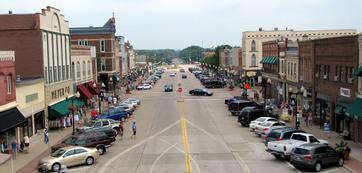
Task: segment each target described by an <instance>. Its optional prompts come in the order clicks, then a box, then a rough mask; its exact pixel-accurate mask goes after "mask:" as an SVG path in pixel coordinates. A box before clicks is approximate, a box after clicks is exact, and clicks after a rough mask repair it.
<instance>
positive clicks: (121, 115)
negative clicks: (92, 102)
mask: <svg viewBox="0 0 362 173" xmlns="http://www.w3.org/2000/svg"><path fill="white" fill-rule="evenodd" d="M128 116H129V114H128V113H127V112H126V111H120V110H115V109H108V110H107V111H105V112H103V113H102V114H101V115H100V116H99V117H98V118H99V119H113V120H121V121H123V120H124V119H125V118H127V117H128Z"/></svg>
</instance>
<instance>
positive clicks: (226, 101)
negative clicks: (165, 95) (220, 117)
mask: <svg viewBox="0 0 362 173" xmlns="http://www.w3.org/2000/svg"><path fill="white" fill-rule="evenodd" d="M243 98H244V97H243V96H234V97H233V98H230V99H225V102H224V103H225V104H226V105H227V104H229V102H230V101H231V100H243Z"/></svg>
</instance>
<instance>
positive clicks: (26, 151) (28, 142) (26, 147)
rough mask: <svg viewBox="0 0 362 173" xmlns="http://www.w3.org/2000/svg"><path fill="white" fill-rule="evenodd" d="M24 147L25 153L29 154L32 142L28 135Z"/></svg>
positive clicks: (25, 137)
mask: <svg viewBox="0 0 362 173" xmlns="http://www.w3.org/2000/svg"><path fill="white" fill-rule="evenodd" d="M24 145H25V153H26V154H28V153H29V145H30V140H29V137H28V136H27V135H25V136H24Z"/></svg>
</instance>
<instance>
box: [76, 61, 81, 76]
mask: <svg viewBox="0 0 362 173" xmlns="http://www.w3.org/2000/svg"><path fill="white" fill-rule="evenodd" d="M76 70H77V78H78V79H79V78H80V63H79V62H77V67H76Z"/></svg>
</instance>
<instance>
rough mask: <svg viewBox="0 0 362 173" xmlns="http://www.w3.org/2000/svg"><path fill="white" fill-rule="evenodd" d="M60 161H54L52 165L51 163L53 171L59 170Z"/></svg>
mask: <svg viewBox="0 0 362 173" xmlns="http://www.w3.org/2000/svg"><path fill="white" fill-rule="evenodd" d="M60 168H61V167H60V163H54V164H53V165H52V170H53V171H54V172H59V171H60Z"/></svg>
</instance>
